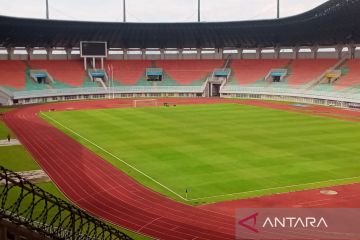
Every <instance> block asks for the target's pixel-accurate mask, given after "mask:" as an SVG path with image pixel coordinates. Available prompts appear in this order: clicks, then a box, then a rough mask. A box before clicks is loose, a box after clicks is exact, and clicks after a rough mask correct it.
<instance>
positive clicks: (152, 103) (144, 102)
mask: <svg viewBox="0 0 360 240" xmlns="http://www.w3.org/2000/svg"><path fill="white" fill-rule="evenodd" d="M157 105H158V104H157V100H156V99H141V100H134V101H133V106H134V107H135V108H139V107H157Z"/></svg>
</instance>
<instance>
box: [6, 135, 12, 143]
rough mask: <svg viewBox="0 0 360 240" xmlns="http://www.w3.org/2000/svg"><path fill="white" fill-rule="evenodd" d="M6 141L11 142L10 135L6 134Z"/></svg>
mask: <svg viewBox="0 0 360 240" xmlns="http://www.w3.org/2000/svg"><path fill="white" fill-rule="evenodd" d="M7 140H8V142H10V140H11V136H10V133H8V135H7Z"/></svg>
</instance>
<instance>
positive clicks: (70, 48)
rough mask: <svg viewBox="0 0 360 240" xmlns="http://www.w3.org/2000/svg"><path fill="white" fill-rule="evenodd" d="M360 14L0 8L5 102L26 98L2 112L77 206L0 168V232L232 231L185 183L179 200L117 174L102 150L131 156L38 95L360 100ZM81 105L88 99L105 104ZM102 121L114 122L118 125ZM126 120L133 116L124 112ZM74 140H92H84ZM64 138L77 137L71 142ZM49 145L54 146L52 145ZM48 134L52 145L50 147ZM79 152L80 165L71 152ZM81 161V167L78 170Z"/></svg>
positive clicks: (169, 234)
mask: <svg viewBox="0 0 360 240" xmlns="http://www.w3.org/2000/svg"><path fill="white" fill-rule="evenodd" d="M124 2H125V1H124ZM199 2H200V1H199ZM359 13H360V0H329V1H327V2H325V3H324V4H321V5H320V6H318V7H316V8H314V9H312V10H310V11H307V12H305V13H302V14H299V15H295V16H291V17H285V18H278V19H269V20H251V21H250V20H249V21H233V22H190V23H129V22H91V21H87V22H85V21H70V20H49V19H46V20H45V19H31V18H17V17H10V16H0V30H1V31H0V105H1V106H4V107H9V108H10V107H14V108H16V107H17V106H21V107H20V108H16V110H13V111H12V112H10V113H7V114H4V121H5V122H6V124H7V125H8V126H9V127H10V128H11V129H12V130H13V132H14V133H16V134H17V135H19V136H20V137H22V139H21V140H22V143H23V144H24V145H25V146H26V147H27V148H26V149H27V150H29V151H30V152H31V154H32V156H33V157H34V158H36V159H37V161H38V163H39V165H41V167H42V168H44V169H46V172H47V173H49V175H50V176H51V180H52V181H54V182H55V183H56V184H57V186H58V187H59V188H60V190H64V189H65V190H67V191H66V193H65V195H66V197H64V198H66V200H69V202H73V203H74V204H75V205H76V206H74V205H72V204H70V203H69V202H68V201H65V200H62V199H61V198H58V197H56V196H55V195H53V194H50V193H47V192H45V191H44V190H42V189H41V188H38V187H37V186H36V184H34V183H33V182H31V181H28V180H27V179H25V178H23V176H20V175H19V174H17V173H15V172H12V171H10V170H7V169H6V168H3V167H1V169H0V194H1V195H0V207H1V208H0V216H1V219H0V239H89V240H90V239H94V240H95V239H104V240H105V239H109V240H110V239H132V238H137V237H138V236H137V235H134V236H133V235H131V234H130V235H129V236H128V234H127V233H128V231H131V232H135V233H136V234H140V235H141V237H144V238H145V239H147V238H148V237H149V238H155V239H234V235H235V233H234V229H233V225H234V222H235V219H234V218H233V217H229V216H228V215H226V214H222V213H217V212H213V211H211V210H209V209H203V208H201V207H194V206H190V204H185V203H186V202H187V201H188V198H187V197H188V196H187V194H188V189H187V188H186V187H184V189H186V190H185V191H186V193H184V194H186V197H183V196H182V195H181V196H179V194H176V193H175V195H176V196H175V198H177V199H176V200H179V199H180V200H181V201H175V200H174V199H171V198H170V197H164V196H163V195H161V194H159V193H158V192H155V191H152V190H151V189H150V187H149V186H148V185H145V186H142V185H140V184H139V183H138V182H137V180H138V179H136V180H133V179H132V178H131V177H129V176H128V175H127V173H129V174H134V175H135V174H139V175H141V174H143V175H144V176H145V177H143V176H141V177H142V178H145V179H147V180H146V181H149V182H157V181H158V179H155V178H151V177H149V176H147V175H146V174H145V173H143V172H141V171H139V170H137V169H136V168H135V169H130V170H127V171H126V172H124V173H123V172H121V173H118V172H113V169H114V168H112V167H113V166H112V165H111V164H103V165H101V164H98V163H99V161H100V160H101V157H103V156H104V155H107V156H108V155H111V158H114V159H116V164H119V162H121V164H123V165H127V163H126V162H124V161H123V160H122V159H120V158H117V157H116V156H114V155H112V153H110V152H108V151H107V150H106V149H101V151H103V153H104V154H103V155H101V156H99V155H100V154H98V155H97V154H95V153H93V152H89V149H95V148H99V149H100V147H99V146H97V145H96V144H95V143H93V142H92V140H89V139H87V138H82V137H81V136H80V135H78V134H77V133H75V132H73V131H72V130H71V129H68V128H67V126H66V124H64V125H62V124H60V123H58V122H56V120H53V119H51V116H50V115H49V116H47V115H46V114H43V115H41V113H44V112H46V113H47V112H49V113H50V114H51V112H56V111H55V110H54V109H53V108H52V107H51V105H49V106H50V108H49V107H48V106H47V105H44V104H45V103H52V102H66V101H69V102H71V103H73V104H74V105H73V106H71V107H67V105H65V103H59V105H57V106H58V108H59V110H60V111H61V110H64V111H67V110H69V109H70V110H71V109H76V108H78V109H82V108H83V106H84V105H81V104H80V103H81V101H80V100H99V99H104V100H106V99H115V100H109V102H110V103H111V104H110V103H109V105H105V106H106V107H107V108H112V107H114V106H118V105H116V104H118V102H116V101H120V100H124V101H125V103H126V104H127V105H128V106H131V105H132V104H134V106H135V107H136V104H142V101H144V103H143V104H149V105H154V106H157V104H164V106H169V105H168V104H169V103H168V102H167V101H169V102H171V99H180V100H179V101H180V103H184V104H188V102H187V101H189V102H190V100H191V101H196V100H199V103H202V102H201V101H205V100H206V101H210V103H212V102H211V101H215V100H219V101H224V102H226V103H230V102H231V101H232V100H234V99H250V100H254V99H255V100H275V101H283V102H294V103H299V105H301V104H309V105H312V104H314V105H324V106H332V107H338V108H344V109H349V108H351V109H352V110H353V109H355V108H356V109H360V14H359ZM19 52H21V53H19ZM133 99H136V100H135V102H133ZM157 99H166V100H164V101H165V102H164V101H163V100H159V101H158V100H157ZM168 99H170V100H168ZM194 99H195V100H194ZM214 99H215V100H214ZM137 101H138V102H137ZM88 103H89V104H88V105H86V106H85V107H84V108H85V109H98V108H101V107H102V106H104V105H101V104H103V103H101V104H97V103H96V102H95V101H93V103H92V101H88ZM204 103H205V102H204ZM61 104H64V105H61ZM24 105H29V106H28V108H26V107H24ZM45 106H46V107H45ZM173 106H176V104H175V103H174V105H173ZM22 108H23V109H24V110H23V112H21V109H22ZM279 108H281V107H279ZM172 109H173V108H172ZM204 111H205V110H204ZM324 111H325V112H326V110H324ZM69 112H70V111H69ZM249 112H250V110H249ZM354 112H355V111H354ZM56 113H57V112H56ZM40 115H41V118H42V119H40V117H37V116H40ZM109 115H110V114H107V115H106V114H104V116H105V117H109ZM89 116H90V114H89ZM125 117H126V116H125ZM139 118H141V117H139ZM19 119H20V120H24V122H21V123H20V120H19ZM44 119H46V120H48V121H49V122H52V123H53V124H54V125H56V127H58V128H59V129H62V130H64V132H66V133H67V134H68V135H69V136H71V134H74V135H75V136H74V135H72V138H70V137H68V136H67V135H65V134H62V133H61V134H60V132H59V131H58V130H57V129H55V128H54V127H48V125H46V124H44V121H43V120H44ZM109 119H110V120H108V122H107V123H108V124H109V125H112V124H115V122H112V121H113V120H112V119H111V117H109ZM114 119H115V118H114ZM225 120H226V119H225ZM17 121H19V122H17ZM114 121H115V120H114ZM169 121H170V120H169ZM149 122H151V121H150V120H149ZM22 124H23V125H22ZM126 124H129V126H130V120H129V122H127V123H126ZM329 125H331V124H330V123H329ZM92 127H93V128H92V129H96V126H95V125H94V126H92ZM171 127H172V126H170V127H169V128H171ZM114 128H115V125H114ZM344 128H345V127H344ZM27 130H29V132H31V134H30V135H31V136H30V137H29V135H26V134H25V132H26V131H27ZM111 131H113V130H111ZM114 131H115V130H114ZM9 132H10V131H9ZM109 133H110V130H109V132H107V134H109ZM10 134H12V133H11V132H10V133H9V135H8V138H9V142H10V141H11V139H10ZM51 134H52V135H51ZM189 134H190V135H191V134H192V133H189ZM99 135H101V134H99ZM262 137H263V136H262ZM77 138H79V139H81V140H79V141H82V142H81V143H82V144H83V143H89V144H92V145H91V146H90V147H89V146H87V148H85V147H81V145H80V144H79V143H77V142H75V140H74V139H77ZM204 139H205V138H204ZM66 141H70V142H71V143H72V144H73V145H72V146H75V147H74V148H70V147H69V148H67V146H65V143H64V144H63V142H66ZM72 141H73V142H72ZM55 143H56V144H57V145H54V146H57V147H58V148H51V144H55ZM47 144H49V147H50V148H51V151H48V149H45V145H47ZM62 144H63V145H62ZM111 144H113V145H115V144H114V143H111ZM111 144H110V145H111ZM146 144H148V145H151V144H152V143H151V144H150V143H146ZM154 145H155V143H154ZM249 145H250V144H249ZM264 145H265V144H264ZM34 146H37V147H39V149H38V148H36V147H34ZM70 146H71V145H70ZM135 148H137V147H134V149H135ZM138 148H141V147H138ZM180 148H181V147H179V149H180ZM164 149H165V147H164ZM164 149H163V150H164ZM177 150H178V149H177ZM164 151H165V150H164ZM179 151H180V150H179ZM199 151H200V150H199ZM329 151H330V150H329ZM344 152H345V150H344ZM96 153H98V152H96ZM152 154H153V155H154V156H155V155H156V154H157V153H156V152H155V151H154V152H152ZM150 155H151V154H150ZM58 157H59V158H61V157H62V158H61V159H60V160H58V159H57V158H58ZM66 157H69V159H68V158H66ZM183 157H187V156H186V155H184V156H183ZM47 158H49V159H50V158H51V159H56V160H57V161H56V164H59V166H61V164H64V165H66V166H67V169H70V170H71V171H72V174H71V177H69V179H70V178H71V180H74V181H75V180H76V181H80V182H81V184H82V186H87V187H88V189H87V188H86V187H81V188H80V190H79V191H78V192H77V191H76V190H74V189H75V188H74V189H72V188H71V186H70V185H71V184H68V182H66V180H68V181H70V180H69V179H65V178H66V177H63V176H62V173H61V172H62V171H65V170H63V169H62V168H61V167H60V168H59V169H61V171H55V170H54V169H55V167H54V168H52V166H51V164H48V162H47ZM77 158H78V159H81V161H80V162H79V163H75V161H70V160H74V159H77ZM38 159H39V160H38ZM116 164H114V165H116ZM64 165H63V166H64ZM119 165H120V164H119ZM88 166H94V169H96V171H99V172H100V173H101V174H98V175H96V171H95V170H93V169H90V167H88ZM209 166H210V165H209ZM81 168H83V169H85V170H84V172H82V171H79V172H77V171H78V170H79V169H81ZM160 168H161V167H160ZM209 168H210V167H209ZM349 168H350V167H349ZM70 170H69V171H70ZM93 171H94V172H93ZM119 172H120V171H119ZM134 172H135V173H134ZM90 174H94V175H93V176H92V177H90ZM69 175H70V174H69ZM74 176H77V177H78V178H79V179H80V180H79V179H75V178H76V177H74ZM130 176H133V175H130ZM149 179H150V180H151V181H150V180H149ZM95 180H96V181H98V182H96V183H95ZM90 183H94V186H95V187H91V186H90ZM110 183H113V184H115V183H120V184H121V186H120V187H113V186H111V184H110ZM140 183H142V182H140ZM159 185H160V187H159V188H166V187H164V186H162V185H161V184H159ZM217 188H218V189H221V188H222V187H221V186H217ZM274 188H276V187H274ZM109 189H111V190H114V192H121V193H120V195H118V196H115V193H114V195H111V196H110V197H109V198H105V197H104V196H105V194H104V196H102V194H99V192H100V193H103V192H106V191H107V190H109ZM156 190H158V189H156ZM166 190H169V189H166ZM169 191H170V192H171V190H169ZM248 191H249V192H251V191H252V190H251V189H249V190H248ZM90 193H91V194H93V195H91V194H90ZM10 194H13V195H12V196H10ZM87 194H89V196H90V195H91V197H88V195H87ZM95 195H96V196H97V197H94V196H95ZM357 195H358V194H357ZM14 196H16V199H14ZM84 196H86V197H84ZM106 196H107V195H106ZM87 197H88V198H87ZM90 198H91V199H90ZM119 198H121V199H119ZM204 198H206V197H204ZM89 199H90V200H89ZM115 201H116V202H115ZM184 202H185V203H184ZM200 203H201V201H196V203H194V205H196V204H200ZM99 206H101V207H102V208H103V209H106V210H107V211H108V212H107V213H104V212H102V211H101V210H99V209H100V208H101V207H99ZM24 209H25V210H24ZM87 209H94V211H92V212H89V211H85V210H87ZM122 214H123V215H122ZM49 216H51V217H54V216H55V217H54V218H50V217H49ZM48 217H49V218H48ZM99 219H101V220H99ZM102 220H103V221H104V222H103V221H102ZM105 222H108V223H109V224H107V223H105ZM113 225H116V227H114V226H113ZM6 231H8V233H5V232H6ZM5 235H6V236H5ZM273 236H276V235H273ZM141 237H140V238H141ZM246 237H249V238H250V239H251V237H253V235H252V234H249V235H248V236H246Z"/></svg>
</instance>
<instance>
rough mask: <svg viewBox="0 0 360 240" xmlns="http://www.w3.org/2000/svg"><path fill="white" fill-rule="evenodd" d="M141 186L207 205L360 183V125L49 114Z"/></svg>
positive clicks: (183, 115)
mask: <svg viewBox="0 0 360 240" xmlns="http://www.w3.org/2000/svg"><path fill="white" fill-rule="evenodd" d="M42 117H43V118H44V119H46V120H47V121H49V122H51V123H52V124H53V125H54V126H56V127H58V128H59V129H61V130H62V131H64V132H65V133H66V134H68V135H70V136H71V137H72V138H74V139H76V140H77V141H79V142H81V143H82V144H83V145H85V146H87V147H88V148H89V149H91V150H92V151H94V152H95V153H97V154H98V155H100V156H102V157H103V158H104V159H106V160H107V161H108V162H110V163H111V164H113V165H114V166H115V167H117V168H119V169H121V170H122V171H124V172H126V173H127V174H128V175H130V176H132V177H133V178H135V179H136V180H137V181H138V182H140V183H141V184H143V185H145V186H148V187H150V188H152V189H154V190H155V191H158V192H161V193H163V194H164V195H167V196H169V197H171V198H173V199H176V200H179V201H183V202H187V203H189V204H203V203H209V202H217V201H222V200H226V199H239V198H247V197H253V196H261V195H268V194H274V193H281V192H290V191H295V190H300V189H311V188H317V187H325V186H332V185H338V184H345V183H353V182H359V181H360V155H359V153H360V123H356V122H350V121H345V120H337V119H332V118H327V117H321V116H311V115H307V114H302V113H293V112H286V111H281V110H273V109H266V108H260V107H255V106H245V105H239V104H216V105H188V106H177V107H148V108H129V109H103V110H86V111H85V110H84V111H64V112H49V113H42Z"/></svg>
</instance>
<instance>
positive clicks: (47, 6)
mask: <svg viewBox="0 0 360 240" xmlns="http://www.w3.org/2000/svg"><path fill="white" fill-rule="evenodd" d="M46 19H48V20H49V0H46Z"/></svg>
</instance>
